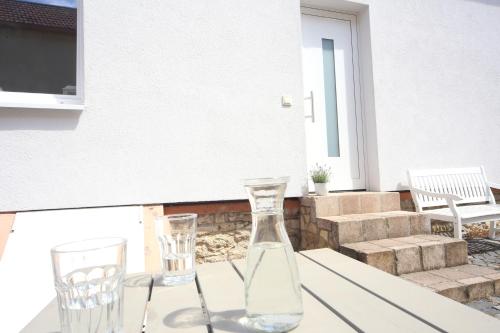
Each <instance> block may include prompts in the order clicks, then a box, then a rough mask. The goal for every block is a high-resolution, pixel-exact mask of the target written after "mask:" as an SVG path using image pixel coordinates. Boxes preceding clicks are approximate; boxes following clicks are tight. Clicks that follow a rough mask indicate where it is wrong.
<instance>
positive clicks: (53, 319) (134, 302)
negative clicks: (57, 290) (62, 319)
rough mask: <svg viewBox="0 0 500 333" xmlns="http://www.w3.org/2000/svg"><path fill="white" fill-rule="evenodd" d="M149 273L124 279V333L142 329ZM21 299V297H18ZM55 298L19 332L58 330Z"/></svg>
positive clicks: (31, 332) (147, 296)
mask: <svg viewBox="0 0 500 333" xmlns="http://www.w3.org/2000/svg"><path fill="white" fill-rule="evenodd" d="M150 284H151V275H149V274H131V275H128V276H127V278H126V279H125V281H124V289H123V293H124V300H125V302H124V307H123V318H124V319H123V326H124V332H125V333H129V332H130V333H139V332H141V331H142V326H143V322H144V314H145V310H146V303H147V301H148V298H149V289H150ZM20 299H21V298H20ZM60 331H61V328H60V325H59V313H58V309H57V300H56V299H54V300H52V301H51V302H50V303H49V304H48V305H47V306H46V307H45V308H44V309H43V310H42V311H41V312H40V313H39V314H38V315H37V316H36V317H35V318H33V320H31V322H30V323H29V324H28V325H27V326H26V327H25V328H23V330H22V331H21V333H54V332H60Z"/></svg>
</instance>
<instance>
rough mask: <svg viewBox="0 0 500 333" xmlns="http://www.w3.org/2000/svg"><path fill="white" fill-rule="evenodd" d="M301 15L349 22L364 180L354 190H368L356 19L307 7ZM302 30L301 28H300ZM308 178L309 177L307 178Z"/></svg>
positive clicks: (357, 131) (360, 157)
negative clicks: (360, 185) (358, 187)
mask: <svg viewBox="0 0 500 333" xmlns="http://www.w3.org/2000/svg"><path fill="white" fill-rule="evenodd" d="M300 14H301V15H309V16H316V17H322V18H330V19H336V20H342V21H347V22H349V28H350V31H351V50H352V58H353V64H352V65H353V82H354V105H355V107H354V109H355V117H356V137H357V140H358V142H357V143H358V144H357V147H358V169H359V175H360V177H361V176H362V177H363V178H364V188H363V189H354V190H356V191H359V190H366V189H367V188H368V160H367V158H366V157H367V156H366V148H365V145H366V142H365V131H366V128H365V116H364V110H363V105H364V104H363V91H362V88H361V87H362V85H361V71H360V65H359V64H360V59H359V43H358V23H357V17H356V15H353V14H346V13H342V12H337V11H333V10H326V9H319V8H314V7H309V6H300ZM301 28H302V26H301ZM308 178H309V177H308Z"/></svg>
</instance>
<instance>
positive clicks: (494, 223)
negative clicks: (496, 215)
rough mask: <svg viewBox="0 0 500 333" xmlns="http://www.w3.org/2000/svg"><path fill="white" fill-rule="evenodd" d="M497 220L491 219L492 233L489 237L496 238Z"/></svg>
mask: <svg viewBox="0 0 500 333" xmlns="http://www.w3.org/2000/svg"><path fill="white" fill-rule="evenodd" d="M495 228H496V221H490V234H489V238H491V239H495V236H496V235H495V234H496V230H495Z"/></svg>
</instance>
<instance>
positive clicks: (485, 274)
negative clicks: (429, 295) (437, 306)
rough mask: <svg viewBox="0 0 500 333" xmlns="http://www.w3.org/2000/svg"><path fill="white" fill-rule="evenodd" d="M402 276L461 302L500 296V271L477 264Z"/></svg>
mask: <svg viewBox="0 0 500 333" xmlns="http://www.w3.org/2000/svg"><path fill="white" fill-rule="evenodd" d="M401 277H402V278H403V279H406V280H408V281H411V282H413V283H416V284H418V285H421V286H423V287H425V288H429V289H431V290H433V291H434V292H437V293H438V294H441V295H443V296H446V297H449V298H451V299H453V300H455V301H457V302H461V303H467V302H472V301H475V300H479V299H483V298H487V297H490V296H500V271H496V270H493V269H490V268H486V267H482V266H477V265H461V266H455V267H449V268H441V269H436V270H431V271H427V272H418V273H410V274H404V275H401Z"/></svg>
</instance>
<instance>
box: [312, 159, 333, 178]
mask: <svg viewBox="0 0 500 333" xmlns="http://www.w3.org/2000/svg"><path fill="white" fill-rule="evenodd" d="M331 174H332V169H331V168H330V167H329V166H327V165H319V164H318V163H316V165H315V166H314V168H313V169H312V170H311V179H312V181H313V183H328V182H329V181H330V175H331Z"/></svg>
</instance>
